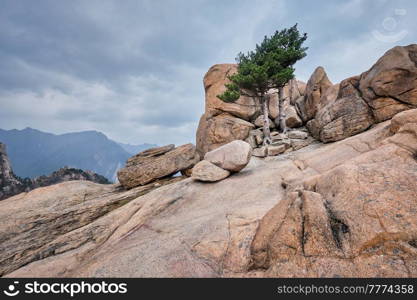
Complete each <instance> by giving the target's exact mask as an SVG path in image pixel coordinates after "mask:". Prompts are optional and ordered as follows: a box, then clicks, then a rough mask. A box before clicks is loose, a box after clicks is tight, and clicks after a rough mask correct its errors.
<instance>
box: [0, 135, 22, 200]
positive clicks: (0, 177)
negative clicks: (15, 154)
mask: <svg viewBox="0 0 417 300" xmlns="http://www.w3.org/2000/svg"><path fill="white" fill-rule="evenodd" d="M23 191H25V185H24V184H23V183H22V181H21V179H20V178H18V177H17V176H16V175H15V174H14V173H13V170H12V167H11V165H10V161H9V158H8V156H7V153H6V145H5V144H2V143H0V200H3V199H5V198H7V197H10V196H13V195H16V194H19V193H21V192H23Z"/></svg>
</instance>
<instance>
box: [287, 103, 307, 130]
mask: <svg viewBox="0 0 417 300" xmlns="http://www.w3.org/2000/svg"><path fill="white" fill-rule="evenodd" d="M285 125H287V127H290V128H296V127H300V126H302V125H303V121H302V120H301V118H300V116H299V115H298V113H297V110H296V109H295V107H294V106H292V105H288V106H287V107H286V108H285Z"/></svg>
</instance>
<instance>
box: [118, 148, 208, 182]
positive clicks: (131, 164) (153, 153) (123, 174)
mask: <svg viewBox="0 0 417 300" xmlns="http://www.w3.org/2000/svg"><path fill="white" fill-rule="evenodd" d="M199 161H200V156H199V155H198V153H197V152H196V149H195V146H194V145H193V144H186V145H182V146H179V147H176V148H175V146H174V145H167V146H163V147H157V148H152V149H148V150H145V151H143V152H140V153H138V154H136V155H135V156H133V157H131V158H129V159H128V160H127V162H126V166H125V167H124V168H122V169H120V170H119V171H118V173H117V177H118V178H119V182H120V184H121V185H122V186H124V187H125V188H128V189H130V188H133V187H137V186H141V185H145V184H148V183H151V182H153V181H155V180H157V179H161V178H164V177H169V176H172V175H174V174H175V173H178V172H180V171H185V170H187V169H190V168H191V167H193V166H194V165H195V164H196V163H197V162H199Z"/></svg>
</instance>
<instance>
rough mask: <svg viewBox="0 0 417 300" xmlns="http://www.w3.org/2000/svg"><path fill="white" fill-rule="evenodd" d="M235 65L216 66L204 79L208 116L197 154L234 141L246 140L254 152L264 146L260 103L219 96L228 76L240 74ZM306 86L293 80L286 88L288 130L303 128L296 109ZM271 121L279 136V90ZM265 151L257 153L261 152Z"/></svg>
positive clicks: (202, 120) (271, 99) (271, 93)
mask: <svg viewBox="0 0 417 300" xmlns="http://www.w3.org/2000/svg"><path fill="white" fill-rule="evenodd" d="M236 70H237V66H236V65H235V64H217V65H214V66H212V67H211V68H210V69H209V70H208V72H207V73H206V75H205V76H204V89H205V93H206V100H205V101H206V102H205V103H206V106H205V113H204V114H203V115H202V116H201V118H200V123H199V126H198V130H197V138H196V140H197V151H198V153H199V154H200V155H201V157H203V156H204V155H205V154H206V153H207V152H209V151H211V150H214V149H216V148H218V147H220V146H222V145H225V144H227V143H229V142H231V141H234V140H244V141H246V142H248V143H249V144H250V145H251V146H252V148H253V149H255V148H257V147H258V146H259V145H262V139H263V133H262V130H261V129H258V128H261V127H262V124H263V116H262V109H261V105H260V103H259V102H258V101H257V100H256V99H253V98H250V97H247V96H241V97H240V98H239V99H238V100H237V101H236V102H235V103H225V102H223V101H222V100H220V99H219V98H217V95H219V94H221V93H223V92H224V91H225V84H226V83H228V82H229V80H228V78H227V77H228V76H229V75H231V74H233V73H234V72H236ZM305 90H306V84H305V83H303V82H301V81H298V80H292V81H291V82H290V83H289V84H288V85H287V86H286V87H285V88H284V106H283V107H284V109H285V116H286V118H285V123H286V125H287V127H289V128H290V129H291V128H298V127H301V126H302V125H303V120H302V119H301V114H300V112H299V111H298V108H297V106H296V103H297V101H300V100H299V99H301V98H302V97H303V95H304V93H305ZM268 94H269V105H268V106H269V118H270V122H269V123H270V127H271V131H272V132H273V134H274V132H275V133H277V129H276V128H277V124H278V115H279V108H278V91H277V90H275V89H271V90H270V91H269V92H268ZM259 151H262V150H256V151H254V152H259Z"/></svg>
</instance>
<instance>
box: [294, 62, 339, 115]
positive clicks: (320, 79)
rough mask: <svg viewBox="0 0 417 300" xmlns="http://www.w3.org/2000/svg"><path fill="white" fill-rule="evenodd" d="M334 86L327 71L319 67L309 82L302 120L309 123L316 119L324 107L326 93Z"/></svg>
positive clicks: (302, 110) (301, 110)
mask: <svg viewBox="0 0 417 300" xmlns="http://www.w3.org/2000/svg"><path fill="white" fill-rule="evenodd" d="M332 86H333V84H332V83H331V81H330V80H329V78H328V77H327V74H326V71H325V70H324V68H323V67H318V68H316V69H315V70H314V72H313V74H312V75H311V77H310V79H309V80H308V82H307V86H306V90H305V97H304V103H303V104H302V105H301V106H303V108H302V109H300V112H301V113H302V114H301V118H302V119H303V121H304V122H307V121H309V120H311V119H313V118H314V116H315V115H316V113H317V111H318V110H319V108H320V107H321V106H322V104H321V102H320V101H321V98H322V96H323V95H325V93H326V91H327V90H328V89H329V88H331V87H332Z"/></svg>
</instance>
